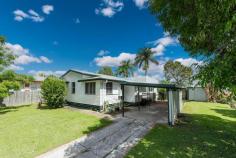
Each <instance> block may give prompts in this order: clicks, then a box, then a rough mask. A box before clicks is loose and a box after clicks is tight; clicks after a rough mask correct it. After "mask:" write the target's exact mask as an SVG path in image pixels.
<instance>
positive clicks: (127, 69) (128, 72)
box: [116, 60, 134, 78]
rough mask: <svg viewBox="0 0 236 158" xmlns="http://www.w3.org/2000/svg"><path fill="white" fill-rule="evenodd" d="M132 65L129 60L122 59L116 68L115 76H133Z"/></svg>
mask: <svg viewBox="0 0 236 158" xmlns="http://www.w3.org/2000/svg"><path fill="white" fill-rule="evenodd" d="M133 72H134V65H133V63H132V61H131V60H126V61H122V62H121V64H120V66H119V67H118V68H117V70H116V75H117V76H122V77H126V78H127V77H130V76H133Z"/></svg>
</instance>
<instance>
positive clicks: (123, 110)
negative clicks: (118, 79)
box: [121, 84, 125, 117]
mask: <svg viewBox="0 0 236 158" xmlns="http://www.w3.org/2000/svg"><path fill="white" fill-rule="evenodd" d="M121 90H122V96H121V100H122V117H124V116H125V108H124V104H125V103H124V92H125V91H124V85H123V84H122V85H121Z"/></svg>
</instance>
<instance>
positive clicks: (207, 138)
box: [126, 102, 236, 158]
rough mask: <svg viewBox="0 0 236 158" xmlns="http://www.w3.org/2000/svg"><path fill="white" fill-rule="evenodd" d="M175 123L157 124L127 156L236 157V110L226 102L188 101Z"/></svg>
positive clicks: (139, 157)
mask: <svg viewBox="0 0 236 158" xmlns="http://www.w3.org/2000/svg"><path fill="white" fill-rule="evenodd" d="M183 111H184V113H185V114H184V116H182V117H181V121H179V123H178V124H177V125H176V126H175V127H168V126H166V125H157V126H156V127H155V128H154V129H152V130H151V131H150V133H149V134H147V135H146V136H145V137H144V139H142V140H141V142H140V143H139V144H138V145H137V146H135V147H134V148H133V149H131V151H130V152H129V153H128V154H127V156H126V157H128V158H142V157H143V158H157V157H158V158H159V157H163V158H166V157H169V158H172V157H178V158H183V157H194V158H195V157H208V158H218V157H225V158H231V157H232V158H235V157H236V110H235V109H231V108H230V107H229V106H228V105H225V104H216V103H201V102H187V103H185V106H184V110H183Z"/></svg>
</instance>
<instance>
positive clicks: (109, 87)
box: [106, 82, 113, 95]
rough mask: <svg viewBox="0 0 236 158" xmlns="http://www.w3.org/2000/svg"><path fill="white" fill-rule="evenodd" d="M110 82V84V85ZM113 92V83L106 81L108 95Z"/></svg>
mask: <svg viewBox="0 0 236 158" xmlns="http://www.w3.org/2000/svg"><path fill="white" fill-rule="evenodd" d="M109 84H110V86H108V85H109ZM112 94H113V83H112V82H107V83H106V95H112Z"/></svg>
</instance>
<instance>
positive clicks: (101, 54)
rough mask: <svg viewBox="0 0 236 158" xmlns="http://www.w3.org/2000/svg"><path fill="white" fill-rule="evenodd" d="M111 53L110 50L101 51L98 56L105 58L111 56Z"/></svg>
mask: <svg viewBox="0 0 236 158" xmlns="http://www.w3.org/2000/svg"><path fill="white" fill-rule="evenodd" d="M109 53H110V52H109V51H108V50H100V51H99V52H98V53H97V55H98V56H104V55H107V54H109Z"/></svg>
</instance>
